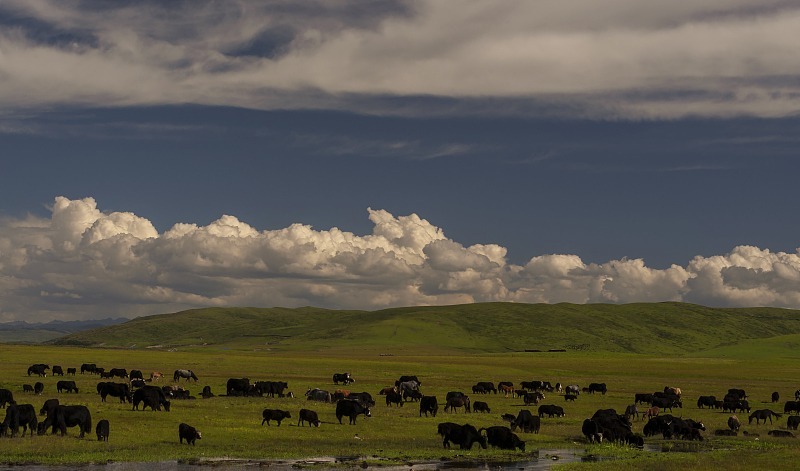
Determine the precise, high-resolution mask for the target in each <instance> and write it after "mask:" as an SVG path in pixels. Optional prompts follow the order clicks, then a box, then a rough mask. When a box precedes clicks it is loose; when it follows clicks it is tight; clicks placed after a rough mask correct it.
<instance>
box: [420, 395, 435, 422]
mask: <svg viewBox="0 0 800 471" xmlns="http://www.w3.org/2000/svg"><path fill="white" fill-rule="evenodd" d="M429 412H430V414H431V415H432V416H434V417H436V413H437V412H439V401H437V400H436V396H422V399H420V400H419V416H420V417H422V414H425V417H427V416H428V413H429Z"/></svg>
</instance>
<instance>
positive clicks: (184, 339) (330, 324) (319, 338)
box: [49, 303, 800, 354]
mask: <svg viewBox="0 0 800 471" xmlns="http://www.w3.org/2000/svg"><path fill="white" fill-rule="evenodd" d="M791 334H800V311H795V310H788V309H777V308H740V309H719V308H709V307H704V306H698V305H693V304H684V303H637V304H625V305H615V304H586V305H584V304H580V305H578V304H566V303H564V304H515V303H481V304H466V305H456V306H430V307H405V308H394V309H385V310H380V311H372V312H370V311H338V310H327V309H319V308H308V307H307V308H298V309H286V308H207V309H193V310H188V311H182V312H177V313H173V314H161V315H156V316H148V317H140V318H137V319H133V320H131V321H129V322H126V323H124V324H121V325H115V326H109V327H104V328H99V329H94V330H90V331H85V332H80V333H76V334H72V335H68V336H65V337H62V338H59V339H56V340H53V341H51V342H49V343H53V344H57V345H81V346H105V347H123V348H132V347H133V348H145V347H149V348H165V349H166V348H176V347H181V348H186V347H198V346H218V347H225V348H235V349H240V348H241V349H259V350H267V349H269V350H273V351H321V350H325V351H330V352H334V351H347V350H351V349H353V348H359V349H368V350H370V351H376V352H382V353H401V352H406V351H408V349H417V350H424V351H426V352H446V351H464V352H489V353H491V352H508V351H523V350H533V349H535V350H548V349H567V350H588V351H609V352H630V353H663V354H682V353H691V352H699V351H703V350H709V349H713V348H717V347H724V346H726V345H732V344H735V343H737V342H741V341H744V340H748V339H765V338H771V337H776V336H782V335H791Z"/></svg>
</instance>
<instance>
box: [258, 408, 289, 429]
mask: <svg viewBox="0 0 800 471" xmlns="http://www.w3.org/2000/svg"><path fill="white" fill-rule="evenodd" d="M261 417H263V420H262V421H261V425H264V422H266V423H267V425H269V421H270V420H274V421H275V422H278V427H280V426H281V421H282V420H283V419H291V418H292V416H291V415H290V414H289V412H287V411H285V410H280V409H264V411H263V412H262V413H261Z"/></svg>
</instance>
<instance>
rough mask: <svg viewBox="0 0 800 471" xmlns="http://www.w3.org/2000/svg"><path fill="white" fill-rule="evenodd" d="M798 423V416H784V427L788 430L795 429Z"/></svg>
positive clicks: (799, 418)
mask: <svg viewBox="0 0 800 471" xmlns="http://www.w3.org/2000/svg"><path fill="white" fill-rule="evenodd" d="M798 425H800V416H798V415H790V416H789V417H787V418H786V428H788V429H790V430H797V426H798Z"/></svg>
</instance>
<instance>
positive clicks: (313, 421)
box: [297, 409, 320, 427]
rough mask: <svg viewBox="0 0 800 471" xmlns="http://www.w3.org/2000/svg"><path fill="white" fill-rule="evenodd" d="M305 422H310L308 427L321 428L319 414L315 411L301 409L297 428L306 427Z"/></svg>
mask: <svg viewBox="0 0 800 471" xmlns="http://www.w3.org/2000/svg"><path fill="white" fill-rule="evenodd" d="M305 422H308V426H309V427H310V426H312V425H313V426H315V427H319V424H320V421H319V417H318V416H317V413H316V412H315V411H313V410H309V409H300V412H299V413H298V414H297V426H298V427H301V426H305Z"/></svg>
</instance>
